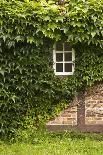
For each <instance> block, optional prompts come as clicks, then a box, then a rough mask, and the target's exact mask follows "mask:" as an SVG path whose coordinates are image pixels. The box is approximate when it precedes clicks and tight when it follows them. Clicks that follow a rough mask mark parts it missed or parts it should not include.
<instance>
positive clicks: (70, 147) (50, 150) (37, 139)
mask: <svg viewBox="0 0 103 155" xmlns="http://www.w3.org/2000/svg"><path fill="white" fill-rule="evenodd" d="M0 155H103V134H85V133H76V132H64V133H48V132H34V133H33V132H32V133H31V132H28V133H27V132H26V131H23V132H20V134H18V135H17V139H16V140H15V142H12V143H6V142H3V141H1V143H0Z"/></svg>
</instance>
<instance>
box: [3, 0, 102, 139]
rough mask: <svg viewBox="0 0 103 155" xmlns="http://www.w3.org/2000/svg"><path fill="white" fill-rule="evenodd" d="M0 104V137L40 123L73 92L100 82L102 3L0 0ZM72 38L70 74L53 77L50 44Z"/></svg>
mask: <svg viewBox="0 0 103 155" xmlns="http://www.w3.org/2000/svg"><path fill="white" fill-rule="evenodd" d="M0 8H1V9H0V108H1V114H0V116H1V129H0V132H1V135H2V138H4V137H5V135H6V136H7V137H9V136H10V135H13V134H15V132H16V129H19V128H20V127H23V128H26V127H28V126H36V127H38V126H40V125H42V124H44V123H45V121H46V120H48V119H50V118H51V117H53V116H54V115H56V114H58V113H59V111H60V110H61V109H62V108H64V107H65V106H66V105H67V104H69V101H70V100H72V99H73V97H74V96H75V93H76V92H79V90H80V89H86V87H87V86H92V85H93V84H95V82H98V81H99V82H102V81H103V2H102V1H98V4H97V3H96V1H95V0H88V1H84V0H71V1H68V0H67V1H66V3H65V4H64V5H59V4H58V3H57V1H52V0H51V1H45V0H42V1H31V0H1V1H0ZM57 40H65V41H68V42H70V43H72V45H73V48H74V49H75V53H76V61H75V73H74V75H73V76H69V77H66V78H61V77H56V76H55V75H54V73H53V69H52V63H53V62H52V50H53V49H52V48H53V43H54V42H55V41H57Z"/></svg>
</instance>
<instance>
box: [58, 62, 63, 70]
mask: <svg viewBox="0 0 103 155" xmlns="http://www.w3.org/2000/svg"><path fill="white" fill-rule="evenodd" d="M56 72H63V63H56Z"/></svg>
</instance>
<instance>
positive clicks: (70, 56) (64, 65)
mask: <svg viewBox="0 0 103 155" xmlns="http://www.w3.org/2000/svg"><path fill="white" fill-rule="evenodd" d="M74 58H75V54H74V50H73V48H72V47H71V46H70V45H69V44H68V43H66V42H65V43H63V42H57V43H56V44H55V45H54V50H53V61H54V64H53V67H54V72H55V75H72V74H73V72H74Z"/></svg>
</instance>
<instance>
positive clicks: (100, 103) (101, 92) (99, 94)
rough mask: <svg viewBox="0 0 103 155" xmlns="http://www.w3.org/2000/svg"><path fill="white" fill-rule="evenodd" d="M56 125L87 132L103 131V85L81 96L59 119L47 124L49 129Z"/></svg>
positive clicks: (90, 89) (98, 85) (96, 86)
mask: <svg viewBox="0 0 103 155" xmlns="http://www.w3.org/2000/svg"><path fill="white" fill-rule="evenodd" d="M56 125H58V126H68V127H69V126H73V127H74V128H80V129H81V130H86V128H88V130H87V131H89V128H90V130H93V129H94V128H96V129H97V128H98V131H99V130H100V129H102V130H103V84H97V85H95V86H94V87H92V88H89V89H88V90H87V91H86V92H85V93H83V92H82V93H81V94H79V95H78V97H76V99H75V100H74V101H73V103H71V104H70V106H68V107H67V108H66V109H65V110H63V111H62V112H61V113H60V115H59V116H58V117H56V118H55V119H53V120H51V121H49V122H48V123H47V126H49V127H50V126H51V127H53V126H56ZM91 126H92V127H91ZM100 126H101V128H100ZM55 128H56V127H55ZM84 128H85V129H84ZM96 131H97V130H96Z"/></svg>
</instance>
